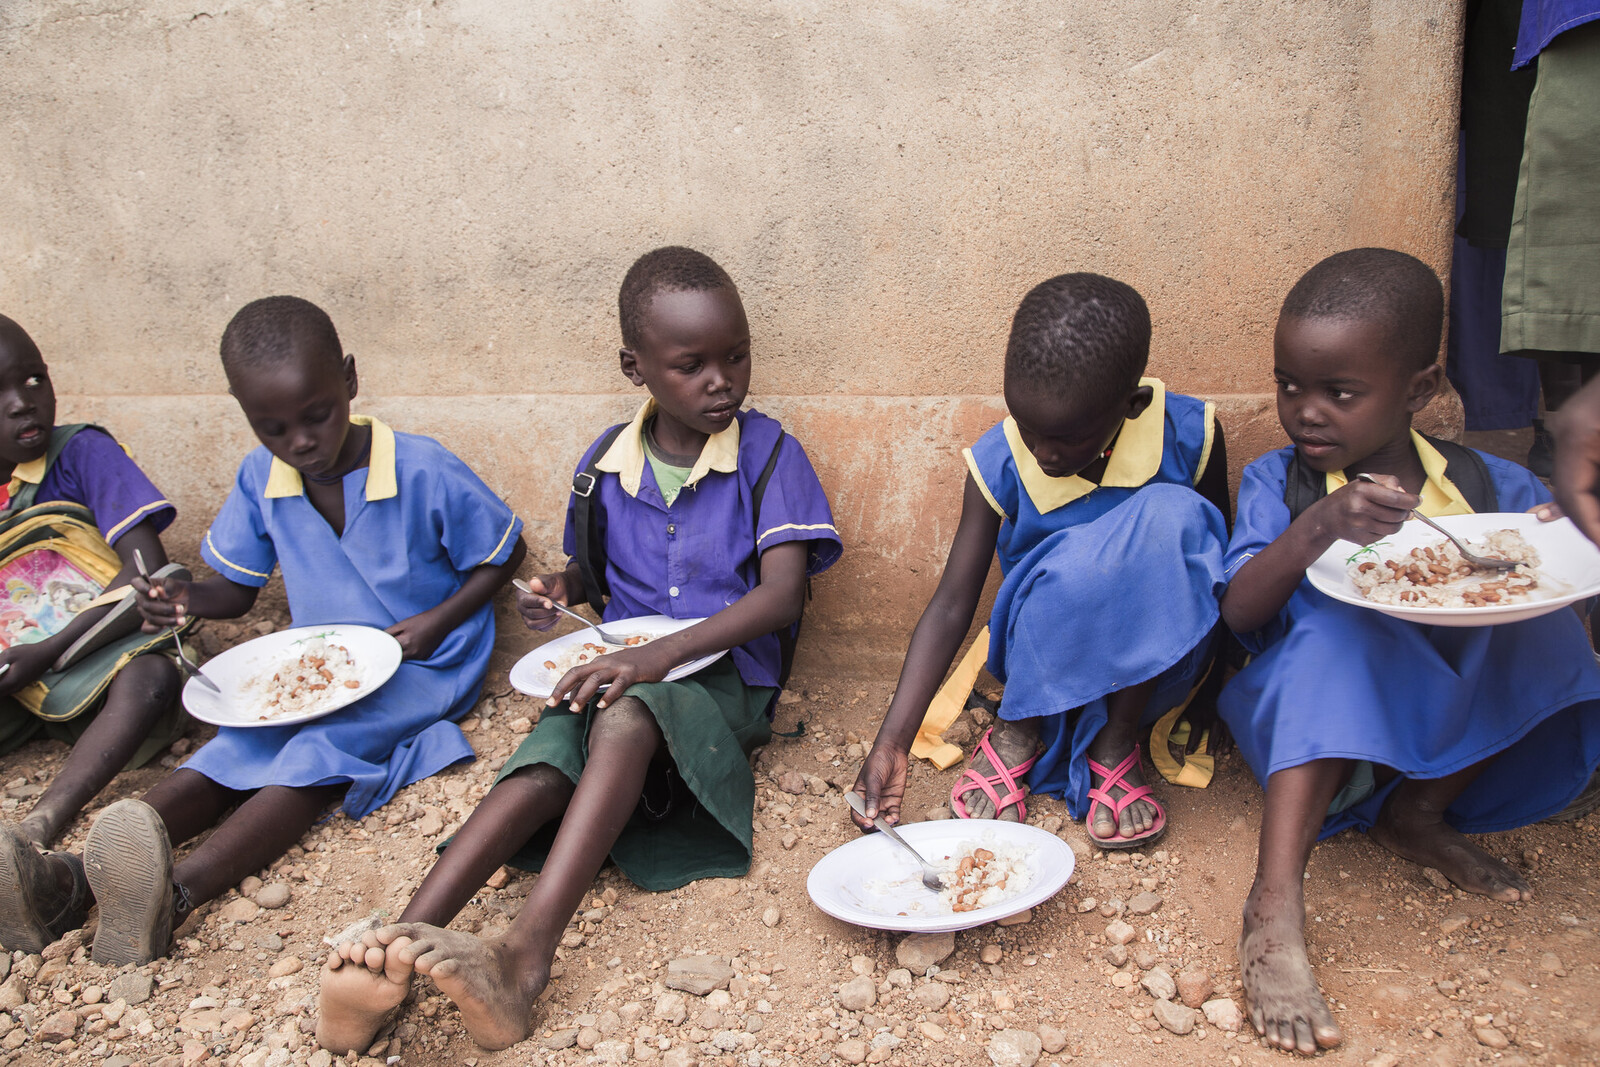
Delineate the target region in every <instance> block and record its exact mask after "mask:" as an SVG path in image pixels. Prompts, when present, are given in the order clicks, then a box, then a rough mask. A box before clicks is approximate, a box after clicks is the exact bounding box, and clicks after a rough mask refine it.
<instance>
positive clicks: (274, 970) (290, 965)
mask: <svg viewBox="0 0 1600 1067" xmlns="http://www.w3.org/2000/svg"><path fill="white" fill-rule="evenodd" d="M304 966H305V964H304V963H302V962H301V961H300V957H299V956H285V957H283V959H281V960H277V961H276V962H274V963H273V965H272V966H271V967H268V968H267V976H268V977H269V978H282V977H284V976H285V975H289V974H295V973H297V972H298V971H299V970H300V968H302V967H304Z"/></svg>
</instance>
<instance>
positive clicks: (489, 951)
mask: <svg viewBox="0 0 1600 1067" xmlns="http://www.w3.org/2000/svg"><path fill="white" fill-rule="evenodd" d="M377 936H378V940H380V941H383V942H385V943H387V944H388V945H389V946H390V951H389V954H390V955H391V956H396V957H398V959H399V962H400V963H401V964H402V965H403V966H410V967H414V968H415V969H416V972H417V973H418V974H423V975H427V976H428V977H429V978H432V979H433V982H434V984H435V985H437V986H438V987H439V992H441V993H443V994H444V995H445V996H447V997H449V998H450V999H451V1001H453V1002H454V1003H455V1006H456V1007H458V1008H460V1009H461V1021H462V1022H463V1023H465V1024H466V1027H467V1033H469V1034H471V1035H472V1040H474V1041H476V1042H477V1043H478V1044H479V1045H481V1046H482V1047H484V1048H486V1049H502V1048H509V1047H510V1046H512V1045H514V1044H516V1043H517V1042H518V1041H521V1040H522V1039H523V1038H525V1037H527V1036H528V1029H529V1023H528V1017H529V1016H530V1015H531V1014H532V1013H533V1002H534V1000H535V999H537V998H538V996H539V994H540V993H542V992H544V987H545V986H546V985H548V984H549V982H550V963H549V961H548V960H543V961H530V960H528V959H526V958H524V957H523V956H522V955H521V954H519V953H518V952H516V951H515V950H513V949H512V948H511V947H510V946H508V945H507V944H506V943H505V942H504V941H484V940H482V939H480V938H476V937H473V936H472V935H471V934H463V933H460V932H458V931H455V930H442V929H440V928H439V927H437V926H429V925H428V924H427V923H397V924H395V925H393V926H385V927H384V928H383V929H381V930H379V931H378V932H377ZM408 938H409V939H410V940H409V941H407V940H406V939H408Z"/></svg>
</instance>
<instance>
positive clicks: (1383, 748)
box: [1218, 433, 1600, 837]
mask: <svg viewBox="0 0 1600 1067" xmlns="http://www.w3.org/2000/svg"><path fill="white" fill-rule="evenodd" d="M1412 440H1413V443H1414V444H1415V445H1416V448H1417V452H1418V454H1419V456H1420V457H1421V459H1422V464H1423V467H1424V469H1425V470H1426V471H1427V474H1428V482H1427V484H1426V485H1425V486H1424V488H1423V493H1422V497H1423V502H1422V507H1421V508H1420V509H1419V510H1420V511H1421V512H1422V513H1423V514H1424V515H1427V516H1429V517H1438V516H1441V515H1464V514H1470V513H1471V512H1472V507H1471V505H1469V504H1468V503H1467V501H1466V499H1465V498H1464V497H1463V496H1462V495H1461V493H1460V491H1459V490H1458V489H1457V488H1456V486H1455V485H1454V484H1453V483H1452V482H1451V481H1450V480H1449V479H1448V478H1447V477H1445V473H1444V472H1445V460H1444V458H1443V457H1442V456H1440V455H1439V453H1438V451H1437V450H1435V449H1434V448H1433V447H1432V446H1431V445H1429V444H1428V443H1427V442H1426V441H1425V440H1423V439H1422V438H1421V437H1420V436H1419V435H1417V434H1415V433H1413V434H1412ZM1293 454H1294V450H1293V449H1292V448H1284V449H1280V450H1278V451H1276V452H1269V453H1267V454H1266V455H1264V456H1262V457H1261V458H1260V459H1258V460H1256V461H1255V462H1254V463H1251V464H1250V465H1249V466H1248V467H1246V468H1245V472H1244V478H1243V481H1242V483H1241V485H1240V487H1239V515H1238V519H1237V524H1236V525H1235V527H1234V533H1233V541H1232V543H1230V544H1229V546H1228V556H1227V573H1228V574H1229V575H1230V576H1231V575H1233V574H1235V573H1237V571H1238V569H1239V568H1240V567H1241V566H1243V565H1244V563H1245V562H1246V561H1247V560H1249V559H1250V557H1252V556H1254V555H1255V554H1256V553H1257V552H1259V551H1261V550H1262V549H1263V548H1265V547H1266V546H1267V545H1268V544H1270V543H1271V542H1272V541H1273V540H1274V539H1275V538H1277V537H1278V536H1279V535H1280V534H1282V533H1283V532H1284V531H1285V530H1286V529H1288V527H1289V522H1290V519H1289V509H1288V507H1287V505H1285V504H1284V501H1283V494H1284V480H1285V472H1286V470H1287V468H1288V464H1289V460H1290V458H1291V457H1292V456H1293ZM1480 454H1481V453H1480ZM1483 461H1484V463H1485V464H1486V465H1487V466H1488V470H1489V476H1490V479H1491V481H1492V482H1493V484H1494V488H1495V492H1496V494H1497V497H1498V507H1499V508H1500V510H1501V511H1506V512H1517V511H1525V510H1527V509H1528V508H1531V507H1534V506H1535V505H1538V504H1541V503H1543V502H1545V501H1547V500H1549V499H1550V494H1549V492H1547V491H1546V490H1545V488H1544V486H1543V485H1542V484H1541V483H1540V482H1539V480H1538V479H1537V478H1535V477H1534V476H1533V475H1532V474H1530V473H1529V472H1528V471H1526V470H1524V469H1523V468H1522V467H1519V466H1517V465H1516V464H1514V463H1508V462H1506V461H1505V460H1502V459H1497V458H1496V457H1494V456H1490V455H1483ZM1327 478H1328V481H1327V489H1328V491H1329V492H1332V491H1333V490H1335V489H1337V488H1339V487H1340V486H1342V485H1344V484H1345V478H1344V475H1343V474H1342V473H1340V472H1334V473H1331V474H1329V475H1328V476H1327ZM1239 636H1240V639H1241V640H1242V641H1243V642H1244V644H1245V647H1246V648H1248V649H1249V650H1250V651H1251V652H1252V653H1254V654H1255V659H1254V660H1253V661H1252V662H1251V663H1250V665H1249V666H1248V667H1246V668H1245V669H1244V670H1243V671H1241V672H1239V674H1237V675H1236V676H1235V677H1234V678H1233V680H1232V681H1231V682H1229V684H1228V686H1227V688H1225V689H1224V690H1223V692H1222V696H1221V698H1220V700H1219V701H1218V710H1219V711H1220V713H1221V715H1222V717H1223V719H1224V720H1225V721H1226V722H1227V724H1228V726H1229V728H1230V729H1231V730H1232V731H1233V736H1234V739H1235V740H1236V741H1237V742H1238V745H1239V751H1240V753H1241V754H1242V755H1243V756H1244V758H1245V760H1246V761H1247V762H1248V763H1249V764H1250V769H1251V770H1252V771H1253V772H1255V776H1256V778H1257V779H1258V780H1259V781H1260V782H1261V783H1262V784H1263V785H1265V784H1266V781H1267V778H1268V776H1270V775H1271V774H1273V773H1275V772H1277V771H1281V770H1285V769H1287V768H1289V767H1297V766H1299V765H1301V764H1303V763H1309V762H1311V761H1312V760H1319V759H1349V760H1356V761H1358V764H1357V769H1356V772H1355V774H1354V775H1353V776H1352V781H1351V787H1350V788H1347V789H1346V790H1345V791H1344V792H1342V793H1341V795H1340V797H1338V798H1336V799H1335V802H1334V805H1333V807H1334V808H1335V809H1336V810H1334V811H1332V812H1330V814H1329V816H1328V818H1327V820H1326V821H1325V822H1324V823H1323V827H1322V836H1324V837H1326V836H1328V835H1329V834H1333V833H1337V832H1338V831H1339V830H1342V829H1345V828H1346V827H1354V828H1357V829H1360V830H1363V831H1364V830H1366V829H1368V828H1369V827H1370V826H1371V825H1372V824H1373V822H1374V821H1375V820H1376V819H1377V816H1378V813H1379V811H1380V810H1381V809H1382V807H1383V802H1384V801H1385V800H1386V799H1387V798H1388V795H1389V792H1390V791H1391V790H1392V789H1393V788H1394V787H1395V786H1396V785H1398V783H1399V778H1396V779H1394V780H1393V781H1391V782H1389V783H1387V784H1386V785H1385V786H1384V787H1383V788H1381V789H1376V788H1374V786H1373V784H1372V776H1371V767H1370V766H1364V765H1365V764H1372V765H1378V766H1383V767H1392V768H1394V769H1395V770H1397V771H1399V772H1400V775H1401V776H1402V777H1407V778H1440V777H1443V776H1445V775H1448V774H1453V773H1454V772H1456V771H1459V770H1462V769H1464V768H1466V767H1470V766H1472V765H1473V764H1476V763H1479V762H1481V761H1483V760H1485V759H1488V758H1489V757H1491V756H1493V757H1496V758H1495V759H1494V761H1493V762H1492V763H1490V764H1489V766H1488V767H1487V768H1486V769H1485V770H1484V771H1483V773H1482V774H1481V775H1479V777H1478V778H1477V779H1476V780H1475V781H1474V782H1473V783H1472V785H1471V786H1469V787H1468V788H1467V790H1466V792H1464V793H1463V794H1462V795H1461V796H1460V797H1458V798H1457V799H1456V801H1455V803H1454V804H1452V805H1451V807H1450V808H1449V810H1448V811H1447V812H1446V818H1447V819H1448V820H1449V822H1450V823H1451V825H1453V826H1454V827H1456V828H1457V829H1458V830H1461V831H1463V832H1467V833H1488V832H1490V831H1495V830H1508V829H1511V828H1513V827H1517V826H1524V825H1527V824H1528V823H1531V822H1536V821H1538V820H1540V819H1543V818H1546V817H1547V816H1550V815H1553V814H1555V813H1556V812H1558V811H1560V810H1561V809H1562V808H1563V807H1565V806H1566V804H1567V803H1568V802H1569V801H1571V800H1572V799H1573V798H1574V797H1575V796H1577V794H1578V793H1579V792H1580V791H1581V790H1582V789H1583V787H1584V785H1585V783H1587V782H1588V780H1589V776H1590V774H1591V773H1592V772H1593V771H1594V769H1595V767H1596V765H1597V764H1600V667H1596V665H1595V660H1594V655H1593V653H1592V651H1591V650H1590V648H1589V642H1588V638H1587V637H1586V636H1585V635H1584V632H1583V624H1582V623H1581V622H1580V621H1579V620H1578V618H1577V616H1576V615H1574V614H1573V613H1572V612H1571V611H1566V610H1562V611H1555V612H1552V613H1550V614H1548V615H1541V616H1539V617H1538V618H1534V619H1527V620H1525V621H1523V622H1514V623H1506V624H1504V625H1501V626H1482V627H1450V626H1425V625H1422V624H1419V623H1413V622H1404V621H1401V620H1399V619H1394V618H1390V617H1389V616H1387V615H1383V614H1381V613H1379V612H1376V611H1372V610H1370V609H1367V608H1361V607H1356V606H1355V605H1352V604H1345V603H1341V602H1339V601H1336V600H1333V599H1331V598H1329V597H1326V596H1324V595H1323V594H1321V593H1319V592H1317V591H1316V589H1314V588H1313V587H1312V585H1311V582H1310V581H1309V580H1302V581H1301V583H1300V585H1299V587H1298V588H1296V590H1295V592H1294V595H1293V596H1292V597H1290V599H1289V602H1288V604H1286V605H1285V606H1284V608H1283V610H1282V611H1281V612H1279V613H1278V617H1277V618H1275V619H1273V620H1272V621H1271V622H1270V623H1268V624H1267V625H1266V626H1264V627H1262V629H1260V630H1259V631H1256V632H1255V633H1249V634H1240V635H1239Z"/></svg>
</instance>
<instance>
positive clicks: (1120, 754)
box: [1088, 724, 1161, 847]
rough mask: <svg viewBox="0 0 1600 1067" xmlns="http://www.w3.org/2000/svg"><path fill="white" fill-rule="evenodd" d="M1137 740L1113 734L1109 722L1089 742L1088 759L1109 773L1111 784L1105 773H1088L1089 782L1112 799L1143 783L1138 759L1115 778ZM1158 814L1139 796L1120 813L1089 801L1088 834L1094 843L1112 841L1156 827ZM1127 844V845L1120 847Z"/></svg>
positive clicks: (1129, 791) (1153, 804)
mask: <svg viewBox="0 0 1600 1067" xmlns="http://www.w3.org/2000/svg"><path fill="white" fill-rule="evenodd" d="M1136 744H1137V742H1136V741H1135V740H1134V738H1133V737H1132V736H1130V735H1128V734H1125V733H1121V734H1119V733H1113V731H1112V728H1111V726H1110V725H1109V724H1107V725H1106V726H1104V727H1102V728H1101V730H1100V732H1099V733H1098V734H1096V735H1095V739H1094V740H1093V741H1091V742H1090V743H1089V752H1088V756H1089V759H1091V760H1093V761H1094V762H1095V763H1098V764H1100V765H1101V766H1102V767H1104V768H1105V769H1106V770H1108V771H1110V772H1112V774H1111V778H1110V780H1111V784H1110V785H1109V786H1108V785H1107V784H1106V783H1107V781H1108V778H1107V776H1105V775H1100V774H1097V773H1095V772H1094V771H1093V770H1091V771H1090V772H1089V784H1090V786H1091V787H1092V788H1095V789H1103V790H1105V791H1106V793H1107V794H1109V795H1110V797H1111V798H1112V799H1113V800H1121V799H1122V798H1123V797H1125V796H1127V795H1128V794H1129V793H1131V792H1133V791H1134V790H1135V789H1138V788H1139V787H1140V786H1142V785H1144V784H1145V782H1144V770H1143V768H1142V767H1141V765H1140V762H1139V760H1137V759H1135V760H1134V761H1133V764H1132V766H1130V767H1129V768H1128V769H1127V770H1126V771H1124V772H1123V773H1122V775H1121V777H1116V773H1115V772H1116V769H1117V768H1118V767H1119V766H1121V764H1122V763H1123V761H1124V760H1126V759H1127V758H1128V757H1129V756H1131V755H1133V754H1134V749H1135V746H1136ZM1160 814H1161V809H1160V808H1158V807H1157V806H1156V804H1155V802H1154V801H1153V800H1150V799H1149V798H1142V799H1139V800H1135V801H1134V802H1133V803H1132V804H1129V805H1128V806H1127V807H1125V808H1123V809H1122V813H1121V814H1120V815H1113V814H1112V810H1111V807H1110V806H1109V805H1107V804H1104V803H1096V802H1093V801H1092V800H1091V803H1090V805H1089V836H1090V837H1091V838H1093V839H1094V840H1095V841H1097V842H1106V841H1110V842H1114V841H1115V840H1116V839H1117V838H1123V839H1124V840H1126V839H1129V838H1133V837H1135V836H1137V835H1139V834H1142V833H1145V832H1146V831H1148V830H1149V829H1150V828H1151V827H1153V826H1155V824H1156V819H1157V817H1158V816H1159V815H1160ZM1122 847H1128V846H1125V845H1124V846H1122Z"/></svg>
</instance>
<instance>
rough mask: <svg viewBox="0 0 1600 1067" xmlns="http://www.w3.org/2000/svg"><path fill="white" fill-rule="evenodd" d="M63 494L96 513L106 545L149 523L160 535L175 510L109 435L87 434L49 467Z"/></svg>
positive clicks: (71, 443) (77, 438) (86, 431)
mask: <svg viewBox="0 0 1600 1067" xmlns="http://www.w3.org/2000/svg"><path fill="white" fill-rule="evenodd" d="M51 472H52V473H54V474H55V475H56V477H57V479H58V480H59V481H58V484H59V485H60V487H61V491H62V493H63V494H64V495H65V496H67V497H68V498H69V499H71V500H73V501H75V502H76V503H79V504H82V505H83V506H84V507H86V508H88V509H89V510H90V511H91V512H93V513H94V523H95V525H96V526H97V527H99V528H100V533H101V535H102V536H103V537H105V539H106V542H107V543H108V544H113V545H114V544H116V543H117V539H118V538H120V537H121V536H122V535H123V534H125V533H127V532H128V531H129V530H131V529H132V528H133V527H135V526H137V525H138V524H139V523H141V522H143V521H145V520H146V519H149V520H152V521H153V522H154V523H155V528H156V530H157V531H158V532H159V531H161V530H165V529H166V528H167V527H168V526H170V525H172V520H173V519H174V518H175V517H176V516H177V514H178V512H177V509H176V508H174V507H173V506H172V502H171V501H169V500H168V499H167V498H166V497H165V496H164V495H163V494H162V492H161V490H159V489H157V488H156V486H155V483H154V482H152V481H151V480H150V478H149V477H148V476H147V475H146V474H145V473H144V471H142V470H140V469H139V465H138V464H137V463H135V462H134V461H133V460H132V459H131V458H129V456H128V453H127V452H125V451H123V448H122V446H121V445H119V444H118V443H117V442H116V441H115V440H114V439H113V438H112V437H111V435H110V434H107V433H104V432H103V431H101V430H98V429H94V428H92V427H91V428H88V429H84V430H81V431H79V432H78V433H77V434H76V435H74V436H73V438H72V440H70V441H68V442H67V445H66V447H65V448H63V449H62V450H61V454H60V455H59V456H57V457H56V461H55V463H54V464H53V465H52V466H51Z"/></svg>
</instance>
